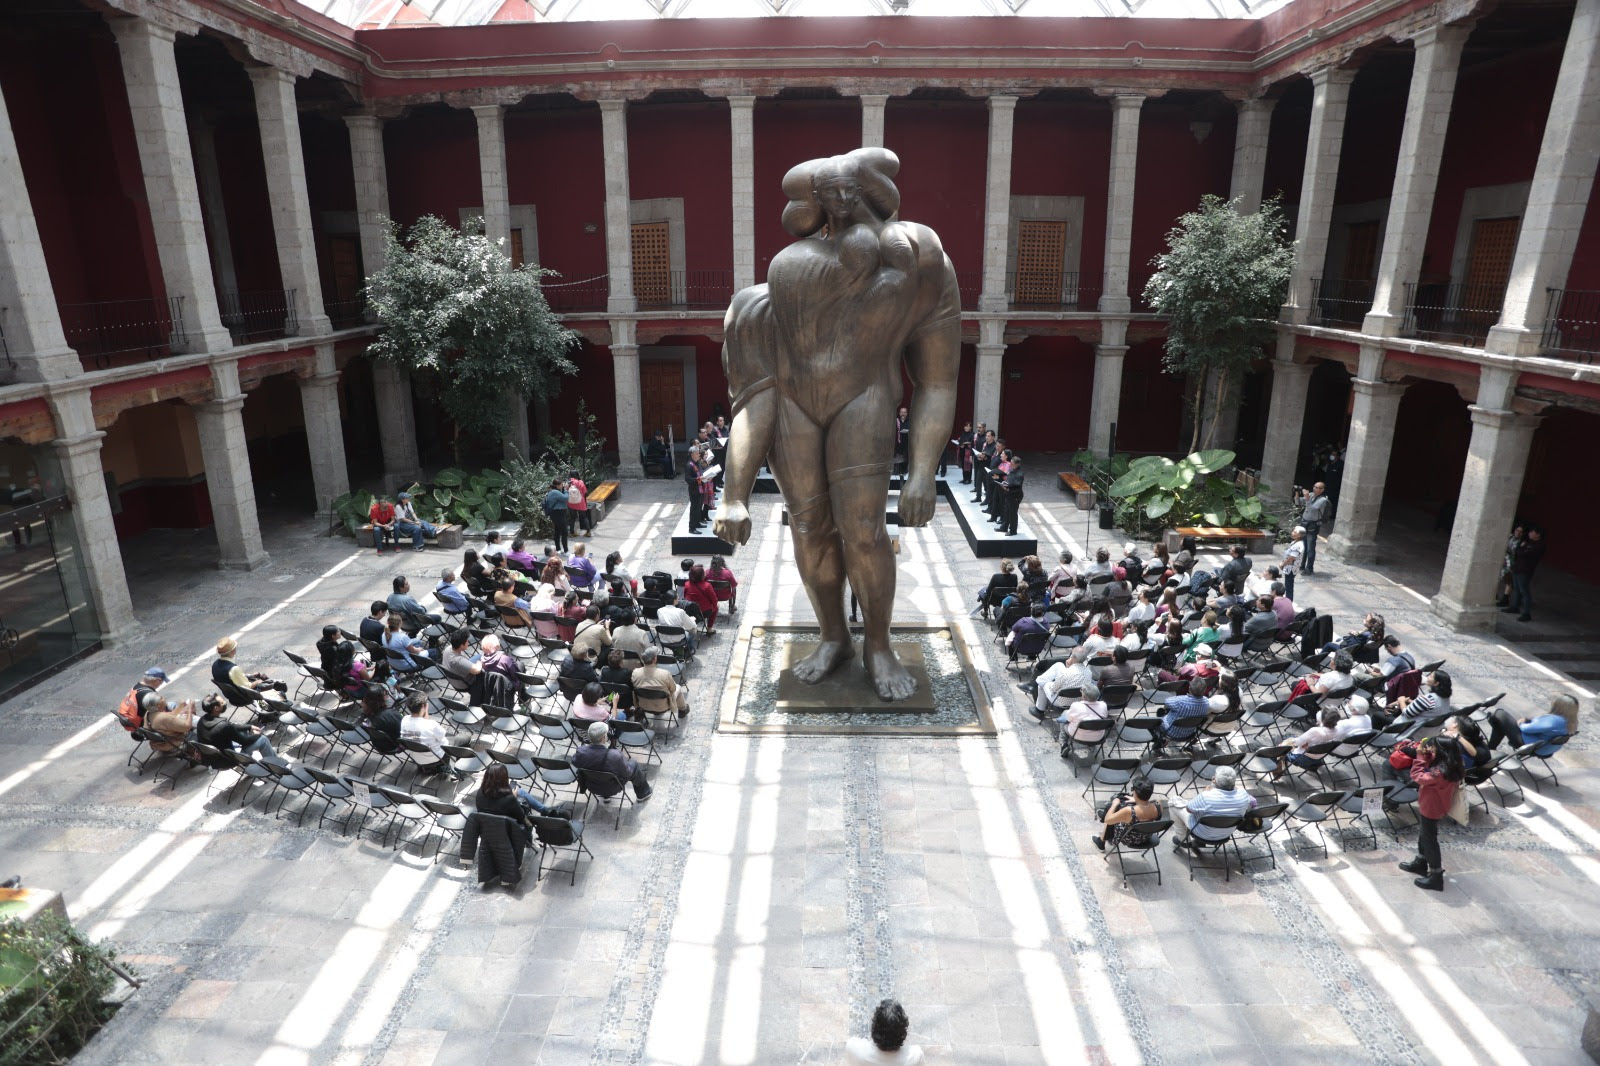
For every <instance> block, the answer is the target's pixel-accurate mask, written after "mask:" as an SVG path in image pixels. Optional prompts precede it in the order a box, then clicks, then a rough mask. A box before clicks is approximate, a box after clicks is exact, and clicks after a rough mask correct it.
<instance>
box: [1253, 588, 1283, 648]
mask: <svg viewBox="0 0 1600 1066" xmlns="http://www.w3.org/2000/svg"><path fill="white" fill-rule="evenodd" d="M1274 602H1275V601H1274V599H1273V596H1272V593H1270V592H1268V593H1264V594H1263V595H1261V596H1258V597H1257V598H1256V609H1255V613H1254V614H1252V615H1251V616H1250V617H1248V618H1246V619H1245V621H1244V639H1245V640H1247V641H1254V640H1258V639H1260V638H1262V637H1268V636H1271V637H1276V636H1277V635H1278V630H1279V628H1280V626H1279V618H1278V612H1277V611H1275V610H1274V609H1273V606H1272V605H1273V603H1274Z"/></svg>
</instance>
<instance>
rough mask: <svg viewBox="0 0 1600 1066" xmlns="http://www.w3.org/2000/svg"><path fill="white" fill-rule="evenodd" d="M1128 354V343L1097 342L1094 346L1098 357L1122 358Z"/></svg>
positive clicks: (1095, 354)
mask: <svg viewBox="0 0 1600 1066" xmlns="http://www.w3.org/2000/svg"><path fill="white" fill-rule="evenodd" d="M1127 354H1128V345H1126V344H1097V345H1095V346H1094V357H1095V358H1096V359H1097V360H1098V359H1121V358H1122V357H1123V356H1125V355H1127Z"/></svg>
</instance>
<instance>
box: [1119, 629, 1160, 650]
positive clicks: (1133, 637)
mask: <svg viewBox="0 0 1600 1066" xmlns="http://www.w3.org/2000/svg"><path fill="white" fill-rule="evenodd" d="M1154 626H1155V623H1153V622H1135V623H1134V624H1133V625H1131V626H1128V627H1126V628H1125V630H1124V631H1123V634H1122V639H1121V640H1120V641H1118V642H1117V643H1118V645H1119V646H1120V647H1122V648H1125V649H1126V650H1127V651H1129V652H1136V651H1139V650H1140V649H1143V648H1150V647H1153V646H1154V643H1153V641H1152V640H1151V632H1152V631H1153V630H1154Z"/></svg>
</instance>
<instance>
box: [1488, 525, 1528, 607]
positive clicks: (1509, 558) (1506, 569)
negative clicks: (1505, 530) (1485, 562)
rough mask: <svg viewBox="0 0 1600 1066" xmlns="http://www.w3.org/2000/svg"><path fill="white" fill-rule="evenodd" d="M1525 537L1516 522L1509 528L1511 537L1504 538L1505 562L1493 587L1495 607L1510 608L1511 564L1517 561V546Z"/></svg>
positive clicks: (1511, 593) (1523, 531) (1524, 533)
mask: <svg viewBox="0 0 1600 1066" xmlns="http://www.w3.org/2000/svg"><path fill="white" fill-rule="evenodd" d="M1526 535H1527V534H1526V531H1525V530H1524V529H1523V525H1522V523H1521V522H1518V523H1517V524H1516V525H1514V526H1512V527H1511V536H1509V537H1507V538H1506V555H1505V561H1504V562H1502V563H1501V564H1500V580H1499V582H1498V583H1497V584H1496V585H1495V587H1494V599H1495V604H1494V605H1495V606H1496V607H1500V608H1507V607H1510V606H1512V597H1513V595H1514V589H1515V586H1514V585H1513V583H1512V581H1511V564H1512V563H1514V562H1516V561H1517V545H1519V544H1521V543H1522V538H1523V537H1524V536H1526Z"/></svg>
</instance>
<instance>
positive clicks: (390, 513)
mask: <svg viewBox="0 0 1600 1066" xmlns="http://www.w3.org/2000/svg"><path fill="white" fill-rule="evenodd" d="M367 517H368V518H370V519H371V520H372V524H373V525H375V526H387V525H391V524H393V522H394V504H392V503H390V502H389V501H388V500H378V501H377V502H376V503H374V504H373V505H372V510H370V511H368V512H367Z"/></svg>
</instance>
